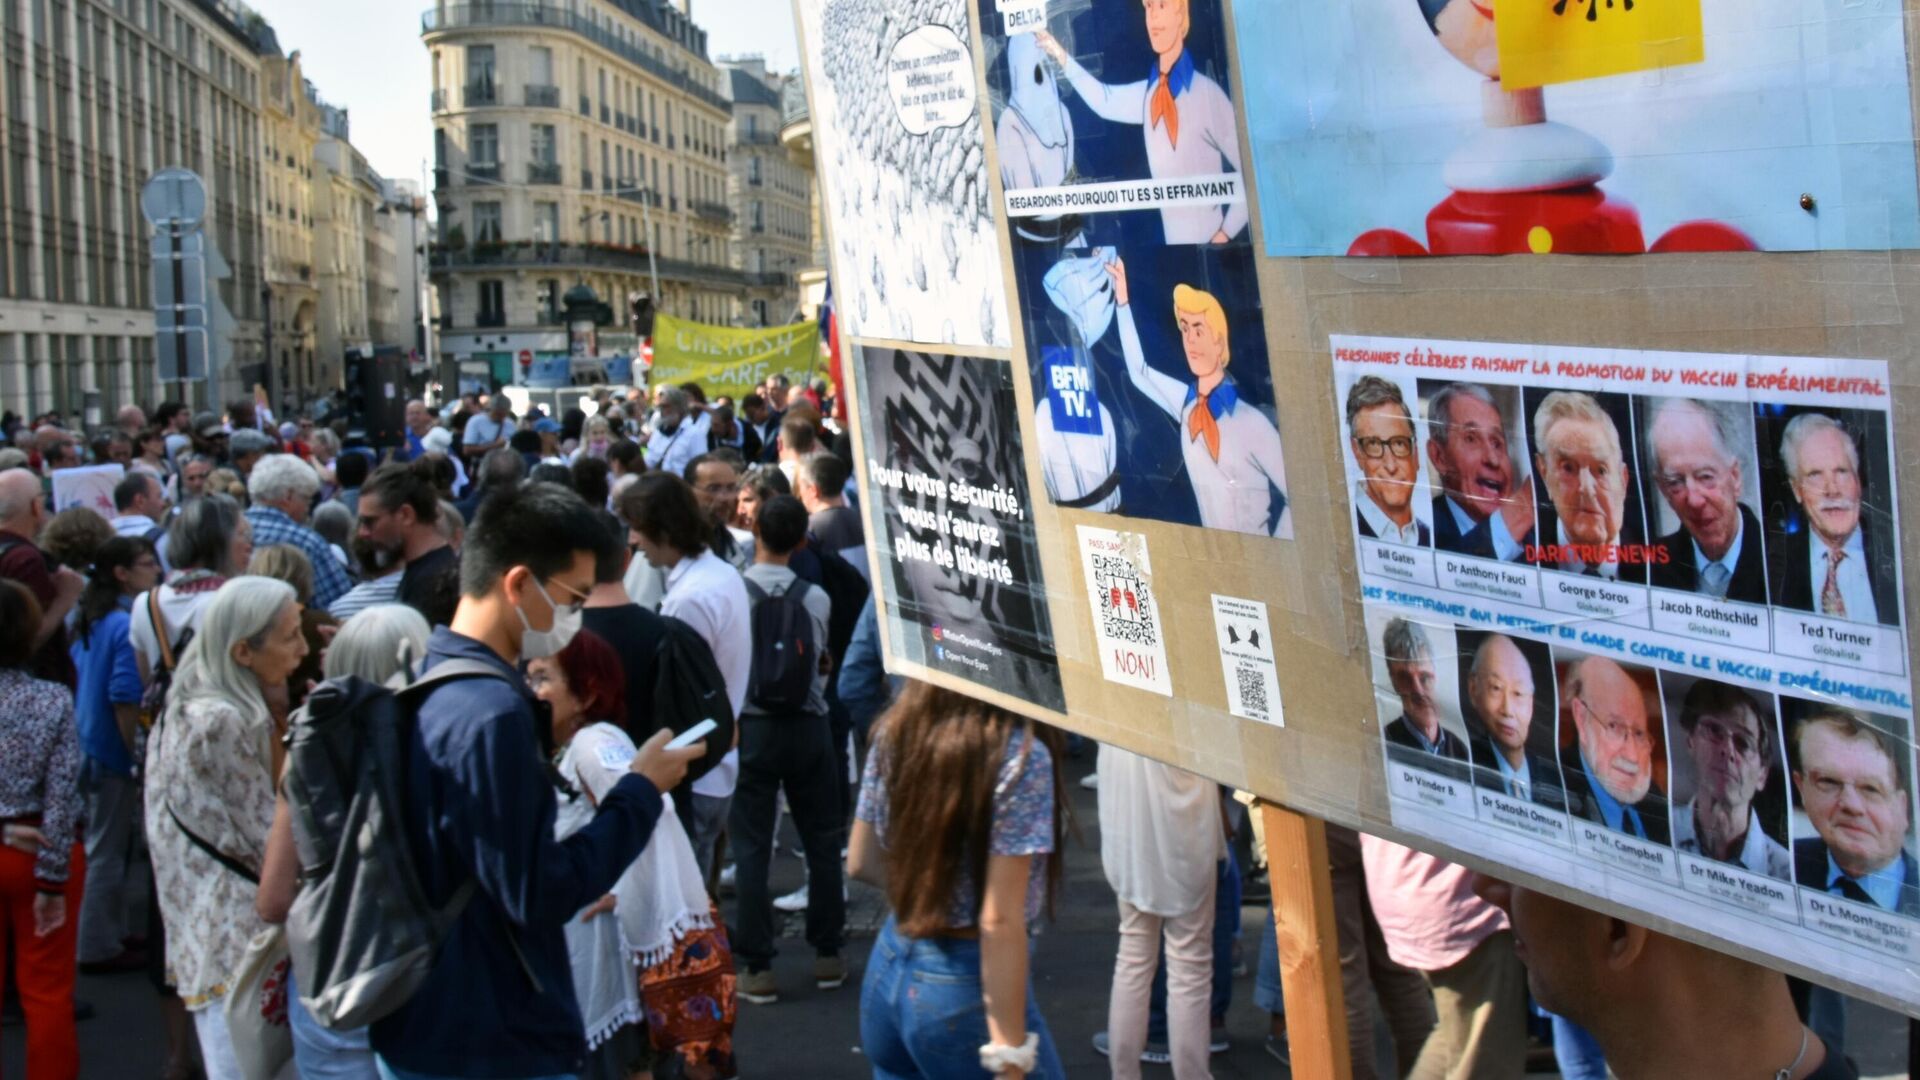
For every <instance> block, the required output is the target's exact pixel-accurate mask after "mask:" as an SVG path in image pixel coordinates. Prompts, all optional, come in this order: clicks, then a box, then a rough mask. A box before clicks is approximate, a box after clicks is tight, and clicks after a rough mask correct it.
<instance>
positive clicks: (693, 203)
mask: <svg viewBox="0 0 1920 1080" xmlns="http://www.w3.org/2000/svg"><path fill="white" fill-rule="evenodd" d="M687 208H688V209H690V210H692V211H693V216H695V217H697V218H700V219H702V220H705V221H717V222H719V223H720V224H722V225H731V224H733V207H731V206H728V205H727V204H726V203H716V202H705V201H701V200H697V199H696V200H689V201H688V203H687Z"/></svg>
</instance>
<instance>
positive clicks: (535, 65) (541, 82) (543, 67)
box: [527, 45, 553, 86]
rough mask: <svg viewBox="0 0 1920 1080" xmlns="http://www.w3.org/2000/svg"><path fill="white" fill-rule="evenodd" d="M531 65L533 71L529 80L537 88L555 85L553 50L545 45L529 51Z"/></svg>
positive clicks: (536, 46)
mask: <svg viewBox="0 0 1920 1080" xmlns="http://www.w3.org/2000/svg"><path fill="white" fill-rule="evenodd" d="M527 55H528V58H529V59H530V60H532V63H531V64H530V65H529V66H530V67H531V68H532V69H533V70H532V74H531V75H530V76H529V79H530V80H531V81H532V82H533V84H534V85H535V86H552V85H553V50H552V49H549V48H547V47H546V46H545V45H535V46H534V47H533V48H532V49H530V50H528V54H527Z"/></svg>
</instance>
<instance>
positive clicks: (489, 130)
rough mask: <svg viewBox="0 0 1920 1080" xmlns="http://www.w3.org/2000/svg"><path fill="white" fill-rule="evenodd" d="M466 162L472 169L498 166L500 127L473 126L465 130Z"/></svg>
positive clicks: (496, 125) (491, 125)
mask: <svg viewBox="0 0 1920 1080" xmlns="http://www.w3.org/2000/svg"><path fill="white" fill-rule="evenodd" d="M467 161H468V163H469V164H471V165H473V166H474V167H476V168H478V167H482V166H485V167H488V168H498V167H499V165H500V125H498V124H474V125H473V126H472V127H470V128H468V129H467Z"/></svg>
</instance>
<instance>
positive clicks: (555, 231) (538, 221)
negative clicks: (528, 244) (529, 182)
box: [533, 202, 560, 244]
mask: <svg viewBox="0 0 1920 1080" xmlns="http://www.w3.org/2000/svg"><path fill="white" fill-rule="evenodd" d="M533 239H534V240H535V242H537V243H542V244H552V243H557V242H559V240H560V204H559V203H554V202H537V203H534V204H533Z"/></svg>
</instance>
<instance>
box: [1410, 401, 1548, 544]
mask: <svg viewBox="0 0 1920 1080" xmlns="http://www.w3.org/2000/svg"><path fill="white" fill-rule="evenodd" d="M1419 385H1420V399H1421V401H1423V402H1424V403H1425V404H1426V416H1427V464H1428V465H1430V466H1432V468H1431V469H1430V471H1429V475H1431V477H1432V479H1433V484H1434V489H1435V490H1434V492H1433V544H1434V547H1435V548H1437V549H1438V550H1440V551H1451V552H1453V553H1454V554H1456V555H1472V556H1475V557H1477V558H1482V559H1499V560H1500V561H1502V562H1519V561H1520V560H1521V558H1522V557H1523V556H1524V555H1525V554H1526V549H1527V548H1528V546H1530V545H1531V544H1533V542H1534V528H1533V517H1534V513H1533V507H1534V504H1533V485H1532V484H1531V483H1530V482H1529V481H1528V480H1527V469H1526V452H1525V450H1524V449H1521V448H1522V447H1524V446H1525V445H1526V440H1525V438H1524V437H1522V436H1521V435H1520V434H1519V429H1520V426H1521V423H1520V416H1519V409H1520V401H1519V398H1520V395H1519V393H1518V392H1517V391H1516V390H1515V389H1514V388H1513V387H1510V386H1491V387H1489V386H1482V385H1480V384H1479V383H1460V382H1456V383H1446V382H1433V381H1429V380H1425V379H1423V380H1421V381H1420V384H1419Z"/></svg>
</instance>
